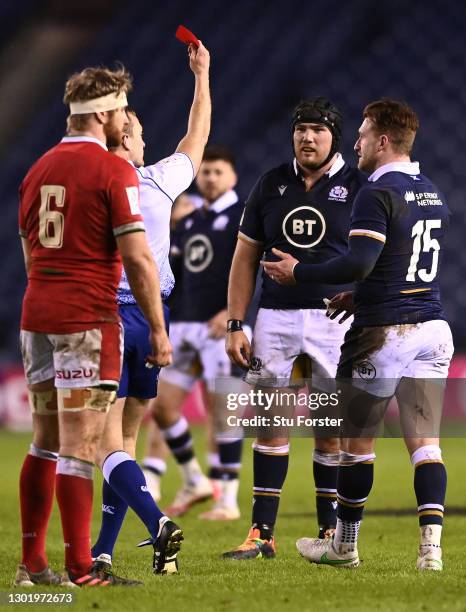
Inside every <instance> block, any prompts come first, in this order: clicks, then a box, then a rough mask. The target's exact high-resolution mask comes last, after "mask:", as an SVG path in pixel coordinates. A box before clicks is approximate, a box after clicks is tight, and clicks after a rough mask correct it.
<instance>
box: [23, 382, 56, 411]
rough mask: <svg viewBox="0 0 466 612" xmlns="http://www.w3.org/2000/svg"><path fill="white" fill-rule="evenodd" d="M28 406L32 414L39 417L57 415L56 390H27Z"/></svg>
mask: <svg viewBox="0 0 466 612" xmlns="http://www.w3.org/2000/svg"><path fill="white" fill-rule="evenodd" d="M28 398H29V406H30V407H31V411H32V413H33V414H37V415H41V416H56V415H57V392H56V389H49V390H48V391H30V390H28Z"/></svg>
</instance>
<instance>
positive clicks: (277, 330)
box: [246, 308, 351, 387]
mask: <svg viewBox="0 0 466 612" xmlns="http://www.w3.org/2000/svg"><path fill="white" fill-rule="evenodd" d="M325 312H326V311H325V310H324V309H310V308H308V309H300V310H278V309H270V308H260V309H259V312H258V313H257V319H256V325H255V327H254V333H253V341H252V355H253V357H252V363H251V368H250V369H249V372H248V374H247V376H246V381H247V382H248V383H250V384H258V383H260V384H261V385H263V386H267V387H286V386H288V385H290V384H291V383H292V371H293V366H294V364H295V361H296V359H297V357H299V356H300V355H307V356H308V357H309V358H310V360H311V364H312V380H313V381H314V384H315V383H317V385H316V386H319V383H320V386H321V387H322V383H324V380H323V379H327V380H329V379H334V378H335V375H336V370H337V364H338V360H339V357H340V346H341V344H342V343H343V338H344V336H345V333H346V331H347V330H348V328H349V326H350V323H351V321H350V320H348V321H345V322H344V323H342V324H341V325H340V324H339V323H338V322H337V321H332V320H331V319H329V318H328V317H327V316H326V315H325ZM305 377H306V376H300V378H305ZM325 386H327V385H325Z"/></svg>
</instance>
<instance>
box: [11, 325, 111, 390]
mask: <svg viewBox="0 0 466 612" xmlns="http://www.w3.org/2000/svg"><path fill="white" fill-rule="evenodd" d="M21 353H22V355H23V364H24V372H25V375H26V381H27V383H28V385H34V384H37V383H41V382H44V381H46V380H50V379H51V378H54V379H55V386H56V387H57V388H62V389H70V388H81V387H97V386H99V385H110V386H114V387H118V383H119V381H120V375H121V366H122V356H123V328H122V326H121V324H119V323H103V324H100V325H98V326H97V327H95V328H94V329H88V330H86V331H82V332H76V333H73V334H45V333H41V332H32V331H27V330H24V329H23V330H21Z"/></svg>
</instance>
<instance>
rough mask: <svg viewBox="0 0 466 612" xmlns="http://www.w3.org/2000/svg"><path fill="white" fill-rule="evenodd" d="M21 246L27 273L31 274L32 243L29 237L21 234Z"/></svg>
mask: <svg viewBox="0 0 466 612" xmlns="http://www.w3.org/2000/svg"><path fill="white" fill-rule="evenodd" d="M21 247H22V249H23V257H24V267H25V268H26V274H28V275H29V268H30V267H31V245H30V243H29V240H28V239H27V238H23V236H21Z"/></svg>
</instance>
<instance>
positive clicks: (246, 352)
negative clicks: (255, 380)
mask: <svg viewBox="0 0 466 612" xmlns="http://www.w3.org/2000/svg"><path fill="white" fill-rule="evenodd" d="M225 350H226V352H227V355H228V357H229V358H230V361H231V362H232V363H234V364H235V365H237V366H239V367H240V368H243V370H248V369H249V366H250V363H251V344H250V342H249V340H248V337H247V336H246V334H245V333H244V332H243V331H241V330H239V331H235V332H228V333H227V335H226V338H225Z"/></svg>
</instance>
